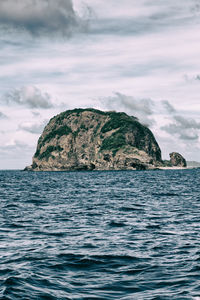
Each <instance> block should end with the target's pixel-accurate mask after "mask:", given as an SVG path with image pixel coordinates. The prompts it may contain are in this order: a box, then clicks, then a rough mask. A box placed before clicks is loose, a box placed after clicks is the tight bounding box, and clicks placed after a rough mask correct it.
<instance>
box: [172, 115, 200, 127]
mask: <svg viewBox="0 0 200 300" xmlns="http://www.w3.org/2000/svg"><path fill="white" fill-rule="evenodd" d="M174 119H175V121H177V123H178V124H180V126H182V128H185V129H190V128H192V129H200V122H196V121H195V120H193V119H186V118H184V117H182V116H174Z"/></svg>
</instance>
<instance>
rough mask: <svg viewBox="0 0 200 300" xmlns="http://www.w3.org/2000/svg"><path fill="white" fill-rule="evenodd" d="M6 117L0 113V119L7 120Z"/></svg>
mask: <svg viewBox="0 0 200 300" xmlns="http://www.w3.org/2000/svg"><path fill="white" fill-rule="evenodd" d="M7 118H8V117H7V116H6V115H5V114H4V113H2V112H1V111H0V119H7Z"/></svg>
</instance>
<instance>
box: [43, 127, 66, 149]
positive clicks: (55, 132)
mask: <svg viewBox="0 0 200 300" xmlns="http://www.w3.org/2000/svg"><path fill="white" fill-rule="evenodd" d="M70 133H72V130H71V128H70V127H68V126H67V125H63V126H61V127H58V128H57V129H54V130H52V131H50V132H49V133H48V134H47V135H46V136H45V137H44V139H43V140H41V142H42V145H44V144H45V143H46V142H48V141H50V140H52V139H53V138H55V137H56V136H59V137H60V136H63V135H68V134H70Z"/></svg>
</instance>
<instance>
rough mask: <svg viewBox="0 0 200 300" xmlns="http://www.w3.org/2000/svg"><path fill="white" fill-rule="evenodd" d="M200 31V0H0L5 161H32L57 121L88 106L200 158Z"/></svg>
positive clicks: (19, 164) (0, 144)
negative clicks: (132, 120)
mask: <svg viewBox="0 0 200 300" xmlns="http://www.w3.org/2000/svg"><path fill="white" fill-rule="evenodd" d="M199 32H200V0H168V1H164V0H154V1H152V0H140V1H138V0H123V1H120V0H107V1H105V0H73V1H72V0H57V1H55V0H1V1H0V49H1V51H0V169H23V168H24V167H25V166H27V165H30V164H31V162H32V156H33V154H34V152H35V150H36V146H37V140H38V138H39V136H40V134H41V133H42V131H43V129H44V126H45V125H46V124H47V123H48V121H49V119H50V118H51V117H53V116H54V115H56V114H58V113H60V112H62V111H65V110H67V109H73V108H80V107H82V108H86V107H93V108H97V109H102V110H116V111H124V112H126V113H128V114H129V115H133V116H136V117H137V118H138V119H139V120H140V122H141V123H142V124H144V125H146V126H148V127H149V128H150V129H151V131H152V132H153V134H154V135H155V137H156V139H157V141H158V143H159V146H160V148H161V151H162V157H163V159H169V153H170V152H172V151H176V152H179V153H181V154H182V155H183V156H184V157H185V158H186V159H187V160H196V161H200V154H199V153H200V98H199V97H200V35H199Z"/></svg>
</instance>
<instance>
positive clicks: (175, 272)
mask: <svg viewBox="0 0 200 300" xmlns="http://www.w3.org/2000/svg"><path fill="white" fill-rule="evenodd" d="M199 178H200V170H199V169H196V170H177V171H176V170H168V171H106V172H97V171H94V172H41V173H32V172H20V171H0V299H12V300H15V299H33V300H35V299H80V300H81V299H123V300H134V299H136V300H137V299H138V300H143V299H148V300H151V299H169V300H171V299H180V300H183V299H199V297H200V180H199Z"/></svg>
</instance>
